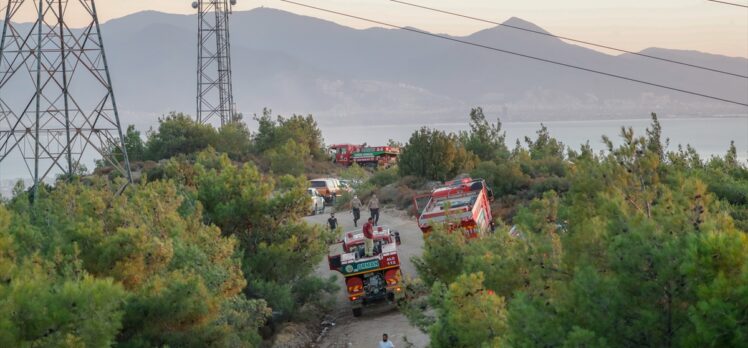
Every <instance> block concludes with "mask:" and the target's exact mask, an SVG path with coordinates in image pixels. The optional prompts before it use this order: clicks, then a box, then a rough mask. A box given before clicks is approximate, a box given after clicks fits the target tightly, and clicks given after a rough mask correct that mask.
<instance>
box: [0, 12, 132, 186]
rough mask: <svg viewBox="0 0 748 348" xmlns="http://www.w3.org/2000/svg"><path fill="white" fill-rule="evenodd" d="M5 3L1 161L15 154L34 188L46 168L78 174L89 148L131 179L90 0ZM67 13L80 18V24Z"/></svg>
mask: <svg viewBox="0 0 748 348" xmlns="http://www.w3.org/2000/svg"><path fill="white" fill-rule="evenodd" d="M5 3H6V4H5V5H6V6H5V8H4V11H3V13H4V15H5V16H4V20H3V27H2V38H1V39H0V165H3V166H7V165H8V163H9V156H10V157H11V158H12V157H13V156H17V155H20V156H19V157H20V158H21V159H22V160H23V163H24V164H25V165H26V168H27V169H28V171H29V174H30V176H31V177H32V179H33V182H34V193H36V191H37V190H36V189H37V188H38V186H39V184H40V183H42V182H43V181H44V180H45V179H46V178H47V177H48V176H49V175H54V174H62V175H70V176H72V175H75V174H77V173H79V171H80V170H81V168H82V167H81V166H82V162H84V161H90V162H92V160H93V157H92V156H93V155H96V153H98V155H100V156H101V158H102V160H103V163H104V164H105V165H108V166H111V167H113V168H114V169H115V170H117V171H119V172H120V173H121V174H122V175H123V176H124V177H126V178H127V179H128V180H132V178H131V174H130V164H129V161H128V159H127V151H126V150H125V146H124V139H123V137H122V127H121V126H120V120H119V114H118V113H117V104H116V101H115V99H114V92H113V91H112V80H111V77H110V75H109V67H108V65H107V59H106V54H105V52H104V42H103V40H102V37H101V30H100V27H99V19H98V16H97V14H96V5H95V3H94V0H25V1H24V0H8V1H5ZM2 5H3V4H0V6H2ZM31 15H33V18H35V20H34V21H33V22H32V23H25V24H20V23H21V22H22V21H24V20H25V19H26V18H29V17H30V16H31ZM24 16H25V17H24ZM66 16H75V17H76V18H78V19H81V18H83V20H84V21H85V22H84V23H83V24H84V25H83V27H81V28H77V29H73V28H71V27H70V26H69V24H68V22H66V20H65V19H66ZM84 157H85V158H84ZM19 162H20V161H19Z"/></svg>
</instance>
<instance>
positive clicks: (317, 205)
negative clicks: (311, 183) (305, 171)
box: [306, 187, 325, 215]
mask: <svg viewBox="0 0 748 348" xmlns="http://www.w3.org/2000/svg"><path fill="white" fill-rule="evenodd" d="M306 192H307V193H308V194H309V198H311V205H310V206H309V207H310V208H311V209H310V211H311V212H312V215H315V214H322V213H324V212H325V198H324V197H322V195H320V194H319V192H317V189H315V188H313V187H310V188H308V189H306Z"/></svg>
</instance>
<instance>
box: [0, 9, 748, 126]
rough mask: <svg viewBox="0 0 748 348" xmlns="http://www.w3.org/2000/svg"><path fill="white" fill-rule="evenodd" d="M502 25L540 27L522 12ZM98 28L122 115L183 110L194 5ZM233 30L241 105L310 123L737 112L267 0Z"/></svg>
mask: <svg viewBox="0 0 748 348" xmlns="http://www.w3.org/2000/svg"><path fill="white" fill-rule="evenodd" d="M505 24H509V25H512V26H519V27H523V28H527V29H532V30H537V31H543V29H542V28H540V27H538V26H537V25H535V24H533V23H529V22H527V21H524V20H522V19H519V18H511V19H509V20H507V21H506V22H505ZM102 32H103V35H104V40H105V45H106V49H107V57H108V59H109V65H110V70H111V73H112V78H113V83H114V88H115V93H116V95H117V99H118V104H119V107H120V110H121V114H122V118H123V122H124V123H132V124H136V125H137V126H138V127H147V126H149V125H152V124H154V123H155V122H156V119H157V116H159V115H162V114H164V113H166V112H168V111H171V110H176V111H183V112H186V113H189V114H194V111H193V110H194V109H195V92H196V88H195V83H196V76H195V75H196V71H195V70H196V64H197V62H196V50H197V34H196V33H197V18H196V16H195V15H174V14H165V13H159V12H151V11H146V12H140V13H136V14H133V15H129V16H126V17H122V18H119V19H115V20H111V21H109V22H106V23H104V24H103V25H102ZM456 38H459V39H460V40H465V41H470V42H475V43H479V44H482V45H487V46H492V47H497V48H501V49H504V50H510V51H516V52H520V53H523V54H527V55H533V56H538V57H542V58H546V59H552V60H557V61H560V62H564V63H568V64H574V65H579V66H584V67H586V68H590V69H595V70H600V71H604V72H608V73H612V74H619V75H624V76H627V77H631V78H634V79H640V80H645V81H650V82H654V83H658V84H663V85H668V86H673V87H676V88H681V89H686V90H691V91H694V92H698V93H703V94H709V95H714V96H719V97H722V98H725V99H732V100H737V101H740V102H743V103H746V102H748V79H743V78H738V77H731V76H724V75H719V74H715V73H712V72H706V71H701V70H696V69H693V68H688V67H683V66H678V65H674V64H669V63H664V62H658V61H652V60H650V59H646V58H644V57H641V56H637V55H631V54H618V55H612V54H605V53H601V52H599V51H595V50H592V49H589V48H585V47H581V46H578V45H574V44H570V43H568V42H565V41H563V40H560V39H557V38H554V37H549V36H541V35H534V34H530V33H526V32H522V31H518V30H514V29H511V28H506V27H503V26H497V27H493V28H489V29H485V30H482V31H479V32H476V33H474V34H472V35H469V36H465V37H456ZM582 39H583V38H582ZM231 40H232V64H233V79H234V80H233V83H234V94H235V96H234V99H235V101H236V103H237V108H238V110H239V111H240V112H243V113H244V114H245V115H251V114H255V113H260V112H261V111H262V109H263V108H264V107H268V108H271V109H273V111H274V113H280V114H291V113H298V114H313V115H315V117H316V118H317V119H318V121H319V122H320V123H321V124H367V123H371V124H374V123H389V124H393V123H398V122H408V123H423V124H433V123H434V122H462V121H465V120H466V119H467V114H468V112H469V109H470V108H471V107H473V106H483V107H484V109H485V110H486V111H487V113H488V114H489V115H492V116H499V117H501V119H502V120H504V121H528V120H569V119H613V118H640V117H647V116H648V115H649V113H650V112H658V113H660V114H661V115H663V116H665V117H667V116H675V117H687V116H716V115H745V114H746V110H747V109H746V108H745V107H741V106H737V105H731V104H726V103H723V102H719V101H715V100H710V99H705V98H701V97H696V96H691V95H687V94H683V93H679V92H675V91H670V90H664V89H660V88H657V87H652V86H645V85H640V84H635V83H632V82H628V81H622V80H618V79H613V78H609V77H605V76H600V75H595V74H590V73H587V72H583V71H579V70H573V69H569V68H565V67H561V66H556V65H551V64H546V63H542V62H537V61H533V60H528V59H525V58H521V57H517V56H512V55H507V54H501V53H497V52H493V51H490V50H486V49H480V48H477V47H471V46H467V45H462V44H459V43H456V42H449V41H446V40H440V39H437V38H432V37H427V36H423V35H419V34H416V33H412V32H409V31H406V30H402V29H383V28H371V29H365V30H358V29H353V28H349V27H345V26H342V25H338V24H335V23H333V22H329V21H325V20H321V19H317V18H313V17H307V16H300V15H295V14H292V13H289V12H284V11H280V10H274V9H269V8H258V9H254V10H251V11H245V12H235V13H234V14H233V15H232V17H231ZM642 53H645V54H649V55H654V56H658V57H663V58H669V59H677V60H681V61H687V62H689V63H692V64H698V65H704V66H709V67H712V68H715V69H720V70H726V71H731V72H735V73H739V74H743V75H748V59H746V58H737V57H726V56H721V55H714V54H708V53H703V52H697V51H682V50H671V49H663V48H649V49H646V50H644V51H643V52H642ZM11 93H12V92H11ZM5 97H7V94H6V96H4V98H5Z"/></svg>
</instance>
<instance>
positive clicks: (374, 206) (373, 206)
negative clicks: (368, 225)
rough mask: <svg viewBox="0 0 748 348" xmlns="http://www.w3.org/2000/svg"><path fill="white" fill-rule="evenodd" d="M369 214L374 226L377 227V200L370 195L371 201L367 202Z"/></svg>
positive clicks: (374, 196)
mask: <svg viewBox="0 0 748 348" xmlns="http://www.w3.org/2000/svg"><path fill="white" fill-rule="evenodd" d="M369 212H371V217H372V218H373V219H374V226H378V225H379V199H377V195H375V194H374V195H371V199H370V200H369Z"/></svg>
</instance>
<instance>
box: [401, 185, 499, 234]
mask: <svg viewBox="0 0 748 348" xmlns="http://www.w3.org/2000/svg"><path fill="white" fill-rule="evenodd" d="M492 200H493V191H491V189H489V188H488V186H487V185H486V181H485V180H483V179H472V178H464V179H461V180H455V181H450V182H446V183H444V185H441V186H439V187H436V188H435V189H433V190H432V191H431V192H430V193H428V194H424V195H419V196H416V197H415V198H414V203H415V206H416V209H418V213H419V217H418V226H419V227H420V228H421V231H423V233H424V235H428V233H429V232H431V230H432V229H433V228H434V226H437V225H442V226H445V227H446V228H447V229H448V230H449V231H457V230H459V231H462V233H463V234H464V235H465V237H466V238H468V239H472V238H478V237H480V236H482V235H483V234H485V233H486V232H488V231H490V230H492V228H493V224H492V220H493V217H492V216H491V204H490V202H491V201H492Z"/></svg>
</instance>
